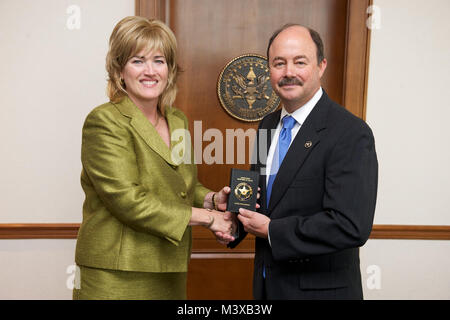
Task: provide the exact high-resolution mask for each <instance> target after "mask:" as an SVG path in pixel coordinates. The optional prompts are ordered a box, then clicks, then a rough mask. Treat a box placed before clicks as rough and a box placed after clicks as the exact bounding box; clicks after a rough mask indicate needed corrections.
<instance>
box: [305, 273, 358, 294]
mask: <svg viewBox="0 0 450 320" xmlns="http://www.w3.org/2000/svg"><path fill="white" fill-rule="evenodd" d="M349 283H350V277H349V270H347V269H341V270H335V271H326V272H302V273H301V274H300V278H299V286H300V289H304V290H308V289H336V288H345V287H348V286H349Z"/></svg>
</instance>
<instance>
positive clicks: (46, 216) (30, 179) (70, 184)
mask: <svg viewBox="0 0 450 320" xmlns="http://www.w3.org/2000/svg"><path fill="white" fill-rule="evenodd" d="M71 8H74V9H75V10H79V15H78V16H79V18H80V19H79V21H80V22H81V23H80V25H79V29H78V28H76V27H77V24H76V22H77V19H76V18H77V12H76V11H72V10H71ZM68 10H69V12H68ZM133 14H134V1H132V0H129V1H128V0H127V1H123V0H114V1H110V0H96V1H89V0H70V1H68V0H40V1H33V0H2V1H0V43H1V44H2V50H1V51H0V70H1V74H2V76H1V77H0V90H1V97H2V107H1V113H0V114H1V115H0V117H1V119H2V125H1V126H0V137H1V139H0V150H1V157H0V167H1V168H2V183H1V184H0V197H1V198H0V212H1V216H0V223H8V222H40V223H41V222H80V221H81V215H80V212H81V210H80V208H81V204H82V202H83V197H84V195H83V193H82V190H81V188H80V182H79V181H80V173H81V161H80V148H81V128H82V125H83V122H84V119H85V117H86V115H87V113H88V112H89V111H90V110H91V109H93V108H94V107H95V106H97V105H99V104H101V103H104V102H106V101H107V97H106V94H105V88H106V71H105V56H106V53H107V50H108V40H109V35H110V34H111V31H112V29H113V27H114V25H115V24H116V23H117V22H118V21H119V20H120V19H121V18H123V17H125V16H127V15H133ZM73 27H75V28H73Z"/></svg>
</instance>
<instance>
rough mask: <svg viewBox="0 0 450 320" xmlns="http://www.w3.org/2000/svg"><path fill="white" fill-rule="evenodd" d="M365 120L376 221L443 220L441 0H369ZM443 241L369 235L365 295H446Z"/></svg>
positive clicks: (448, 266) (445, 51) (449, 259)
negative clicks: (375, 285) (373, 17)
mask: <svg viewBox="0 0 450 320" xmlns="http://www.w3.org/2000/svg"><path fill="white" fill-rule="evenodd" d="M374 5H375V6H376V7H378V8H375V11H374V12H375V14H377V15H379V16H377V17H378V18H379V22H380V25H379V26H380V27H381V28H380V29H372V37H371V51H370V68H369V83H368V101H367V115H366V116H367V122H368V123H369V125H370V126H371V127H372V129H373V131H374V134H375V140H376V147H377V154H378V160H379V165H380V172H379V187H378V201H377V209H376V214H375V223H376V224H407V225H411V224H412V225H414V224H416V225H450V215H449V210H448V196H449V191H450V166H449V163H450V148H449V147H448V146H449V141H450V126H448V125H447V122H448V119H449V118H450V108H449V106H450V90H449V89H448V84H449V83H450V60H449V57H450V41H449V40H448V34H449V33H450V20H449V19H448V17H447V15H448V12H450V1H448V0H429V1H421V0H413V1H411V0H395V1H392V0H374ZM449 253H450V242H449V241H434V240H433V241H419V240H417V241H416V240H369V241H368V242H367V244H366V245H365V246H364V247H363V248H362V249H361V261H362V268H361V269H362V271H363V275H364V277H365V279H366V280H367V279H369V280H373V278H372V279H370V277H371V276H372V275H374V273H373V271H372V273H370V274H367V272H366V269H367V267H368V266H378V270H379V272H380V279H381V280H380V281H381V284H380V286H381V287H380V289H369V288H368V287H367V286H366V285H364V294H365V297H366V298H367V299H450V254H449Z"/></svg>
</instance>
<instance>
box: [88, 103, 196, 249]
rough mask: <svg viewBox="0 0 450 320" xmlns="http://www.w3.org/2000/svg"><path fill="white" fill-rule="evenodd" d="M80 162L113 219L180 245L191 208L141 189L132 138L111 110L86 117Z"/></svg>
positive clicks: (97, 111) (99, 111)
mask: <svg viewBox="0 0 450 320" xmlns="http://www.w3.org/2000/svg"><path fill="white" fill-rule="evenodd" d="M81 160H82V164H83V169H84V170H85V172H86V174H87V176H88V177H89V180H90V182H91V183H92V185H93V187H94V189H95V191H96V192H97V194H98V196H99V197H100V199H101V200H102V201H103V203H104V204H105V206H106V208H107V209H108V211H109V212H110V213H111V214H112V215H114V216H115V217H116V218H117V219H118V220H119V221H121V222H122V223H124V224H125V225H127V226H129V227H131V228H133V229H135V230H137V231H140V232H146V233H150V234H153V235H156V236H158V237H161V238H165V239H167V240H169V241H170V242H172V243H173V244H175V245H178V242H179V241H181V239H182V237H183V234H184V232H185V230H186V227H187V225H188V223H189V220H190V218H191V214H192V208H191V206H189V205H187V204H183V203H180V202H176V201H164V199H160V197H158V195H153V194H152V193H151V192H150V191H149V190H148V189H147V188H145V187H144V186H142V184H141V183H140V179H139V172H138V165H137V159H136V155H135V152H134V145H133V140H132V139H131V135H130V133H129V132H128V129H127V128H126V127H124V126H123V125H121V124H120V123H119V121H117V120H116V119H115V117H114V114H113V112H112V111H111V110H108V109H106V110H105V109H100V110H94V111H93V112H91V113H90V114H89V116H88V117H87V119H86V122H85V124H84V127H83V138H82V152H81Z"/></svg>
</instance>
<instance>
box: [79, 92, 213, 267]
mask: <svg viewBox="0 0 450 320" xmlns="http://www.w3.org/2000/svg"><path fill="white" fill-rule="evenodd" d="M165 116H166V119H167V122H168V124H169V129H170V133H171V137H172V139H175V140H173V141H172V142H171V148H170V149H169V148H168V147H167V145H166V144H165V143H164V141H163V140H162V139H161V137H160V136H159V134H158V133H157V132H156V130H155V129H154V127H153V126H152V125H151V124H150V122H149V121H148V120H147V118H146V117H145V116H144V114H143V113H142V112H141V111H140V110H139V109H138V108H137V106H136V105H135V104H134V103H133V102H132V101H131V100H130V99H129V98H128V97H125V98H124V99H122V101H121V102H120V103H117V104H115V103H111V102H109V103H105V104H103V105H101V106H98V107H97V108H95V109H94V110H92V111H91V112H90V114H89V115H88V116H87V118H86V121H85V124H84V126H83V139H82V149H81V160H82V164H83V169H82V173H81V185H82V187H83V190H84V192H85V194H86V199H85V201H84V204H83V222H82V224H81V226H80V230H79V232H78V240H77V246H76V253H75V261H76V263H77V264H78V265H83V266H88V267H95V268H105V269H113V270H126V271H142V272H187V266H188V262H189V257H190V253H191V246H192V245H191V241H192V240H191V227H189V226H188V223H189V220H190V217H191V207H192V206H198V207H201V206H202V205H203V200H204V198H205V195H206V194H207V193H208V192H209V190H208V189H206V188H204V187H203V186H202V185H201V184H200V183H199V182H198V181H197V168H196V165H195V164H194V161H193V157H192V156H191V155H192V154H193V153H192V149H191V143H190V135H189V134H188V131H187V130H188V122H187V119H186V116H185V115H184V114H183V113H182V112H181V111H180V110H178V109H176V108H169V109H167V110H166V112H165ZM183 132H186V134H184V135H183ZM174 155H175V156H174ZM176 155H178V156H176ZM179 156H183V157H185V160H186V159H187V161H183V162H181V163H180V161H179V160H178V159H179V158H180V157H179Z"/></svg>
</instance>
